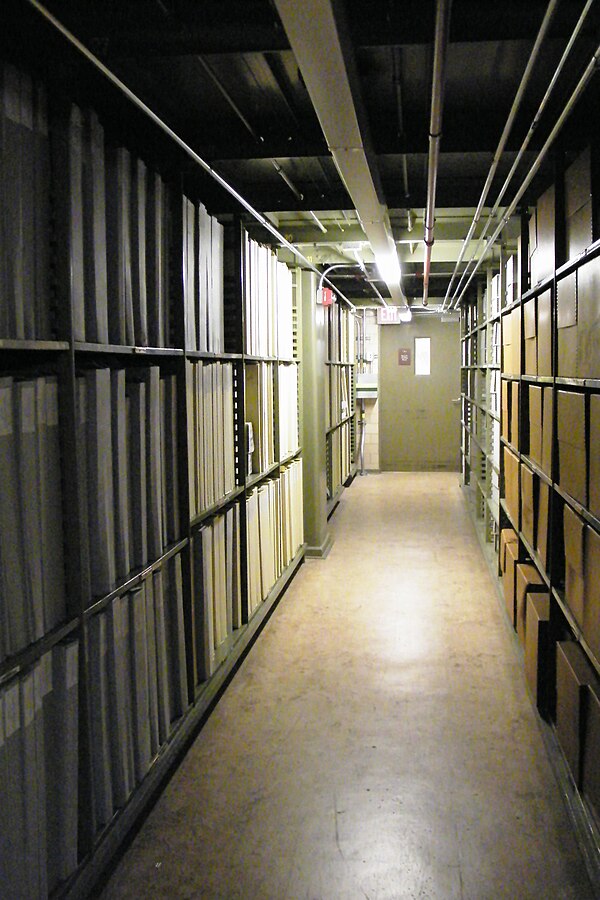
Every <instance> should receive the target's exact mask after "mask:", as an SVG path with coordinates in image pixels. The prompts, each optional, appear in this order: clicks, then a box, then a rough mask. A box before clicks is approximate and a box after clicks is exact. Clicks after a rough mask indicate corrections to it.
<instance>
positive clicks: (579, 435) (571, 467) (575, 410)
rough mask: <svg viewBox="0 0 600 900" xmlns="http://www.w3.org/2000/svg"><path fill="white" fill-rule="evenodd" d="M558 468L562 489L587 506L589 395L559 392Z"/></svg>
mask: <svg viewBox="0 0 600 900" xmlns="http://www.w3.org/2000/svg"><path fill="white" fill-rule="evenodd" d="M557 397H558V409H557V420H556V421H557V432H558V433H557V438H558V471H559V481H558V483H559V484H560V486H561V488H562V489H563V490H564V491H566V492H567V493H568V494H570V495H571V497H573V499H574V500H577V501H578V502H579V503H581V504H582V505H583V506H587V468H586V464H587V461H586V446H585V395H584V394H582V393H580V392H578V391H558V394H557Z"/></svg>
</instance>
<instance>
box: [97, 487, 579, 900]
mask: <svg viewBox="0 0 600 900" xmlns="http://www.w3.org/2000/svg"><path fill="white" fill-rule="evenodd" d="M332 524H333V531H334V536H335V544H334V547H333V549H332V551H331V553H330V555H329V557H328V559H326V560H324V561H322V560H319V561H316V560H309V561H307V563H306V564H305V565H304V566H303V567H302V568H301V569H300V571H299V573H298V575H297V577H296V578H295V579H294V581H293V583H292V585H291V586H290V588H289V589H288V591H287V593H286V594H285V596H284V597H283V599H282V601H281V603H280V604H279V606H278V607H277V609H276V611H275V613H274V615H273V617H272V618H271V620H270V621H269V623H268V625H267V627H266V628H265V630H264V632H263V633H262V635H261V636H260V638H259V640H258V642H257V644H256V645H255V647H254V648H253V649H252V651H251V653H250V654H249V656H248V658H247V659H246V661H245V662H244V664H243V665H242V667H241V669H240V671H239V672H238V674H237V675H236V676H235V678H234V680H233V682H232V683H231V685H230V686H229V688H228V689H227V691H226V693H225V695H224V697H223V698H222V699H221V701H220V702H219V704H218V706H217V708H216V709H215V711H214V713H213V715H212V716H211V718H210V720H209V721H208V723H207V724H206V726H205V727H204V729H203V730H202V732H201V734H200V735H199V737H198V738H197V740H196V742H195V744H194V746H193V748H192V749H191V750H190V752H189V754H188V755H187V757H186V759H185V760H184V762H183V764H182V765H181V767H180V769H179V770H178V771H177V773H176V774H175V776H174V777H173V779H172V781H171V783H170V784H169V786H168V788H167V790H166V791H165V793H164V794H163V796H162V797H161V799H160V801H159V802H158V804H157V806H156V807H155V809H154V810H153V812H152V813H151V815H150V816H149V818H148V820H147V822H146V823H145V825H144V826H143V828H142V829H141V831H140V833H139V834H138V836H137V838H136V839H135V841H134V843H133V845H132V846H131V848H130V850H129V851H128V853H127V854H126V856H125V857H124V858H123V860H122V861H121V863H120V865H119V866H118V868H117V869H116V871H115V873H114V876H113V878H112V880H111V881H110V882H109V884H108V886H107V888H106V890H105V892H104V894H103V895H102V896H103V897H104V898H105V900H108V898H136V900H139V898H158V897H164V898H167V897H168V898H192V897H193V898H215V900H216V898H223V900H230V898H231V900H233V898H247V900H254V898H257V900H267V898H273V900H296V898H298V900H300V898H310V900H317V898H319V900H342V898H344V900H346V898H347V900H354V898H360V900H364V898H369V900H383V898H393V900H404V898H407V900H408V898H428V900H434V898H435V900H438V898H439V900H452V898H464V900H498V898H511V900H527V898H531V900H542V898H543V900H547V898H551V900H558V898H577V900H588V898H590V900H591V898H593V892H592V890H591V887H590V885H589V882H588V880H587V876H586V873H585V868H584V865H583V862H582V858H581V856H580V854H579V851H578V848H577V846H576V844H575V840H574V837H573V834H572V831H571V827H570V824H569V821H568V819H567V815H566V812H565V808H564V806H563V803H562V800H561V798H560V795H559V792H558V789H557V785H556V781H555V779H554V776H553V773H552V770H551V768H550V765H549V762H548V759H547V756H546V753H545V749H544V745H543V741H542V737H541V734H540V730H539V728H538V725H537V723H536V720H535V716H534V713H533V710H532V707H531V703H530V701H529V699H528V696H527V692H526V688H525V682H524V677H523V674H522V669H521V663H520V661H519V659H518V654H517V653H516V652H515V648H514V641H513V638H512V635H511V634H510V632H509V629H508V627H507V626H506V623H505V621H504V620H503V614H502V609H501V605H500V602H499V600H498V598H497V596H496V594H495V591H494V588H493V585H492V583H491V580H490V577H489V574H488V570H487V568H486V565H485V563H484V561H483V558H482V556H481V553H480V550H479V546H478V543H477V539H476V537H475V535H474V533H473V530H472V526H471V523H470V521H469V518H468V514H467V512H466V509H465V507H464V501H463V498H462V497H461V494H460V489H459V487H458V475H456V474H442V473H433V474H423V475H419V474H401V473H385V474H378V475H369V476H367V477H365V478H357V479H356V480H355V482H354V484H353V486H352V488H351V489H350V490H348V491H346V493H345V494H344V496H343V499H342V503H341V504H340V507H339V508H338V510H337V512H336V514H335V516H334V519H333V523H332Z"/></svg>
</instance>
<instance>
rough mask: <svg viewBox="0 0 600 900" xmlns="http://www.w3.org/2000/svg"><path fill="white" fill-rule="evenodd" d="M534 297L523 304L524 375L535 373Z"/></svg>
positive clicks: (535, 333) (535, 312) (536, 370)
mask: <svg viewBox="0 0 600 900" xmlns="http://www.w3.org/2000/svg"><path fill="white" fill-rule="evenodd" d="M536 305H537V304H536V298H535V297H532V298H531V300H527V301H526V303H524V304H523V334H524V338H525V369H524V373H525V375H537V373H538V367H537V310H536Z"/></svg>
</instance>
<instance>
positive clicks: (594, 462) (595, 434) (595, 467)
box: [589, 394, 600, 519]
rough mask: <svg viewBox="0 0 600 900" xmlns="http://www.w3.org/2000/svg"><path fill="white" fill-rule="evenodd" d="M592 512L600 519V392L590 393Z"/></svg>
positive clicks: (590, 493)
mask: <svg viewBox="0 0 600 900" xmlns="http://www.w3.org/2000/svg"><path fill="white" fill-rule="evenodd" d="M589 481H590V483H589V500H590V506H589V509H590V512H591V514H592V515H593V516H596V518H597V519H600V394H591V395H590V479H589Z"/></svg>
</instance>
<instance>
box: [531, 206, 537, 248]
mask: <svg viewBox="0 0 600 900" xmlns="http://www.w3.org/2000/svg"><path fill="white" fill-rule="evenodd" d="M536 250H537V209H533V210H532V213H531V218H530V219H529V258H530V259H531V256H532V254H533V253H535V251H536Z"/></svg>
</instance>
